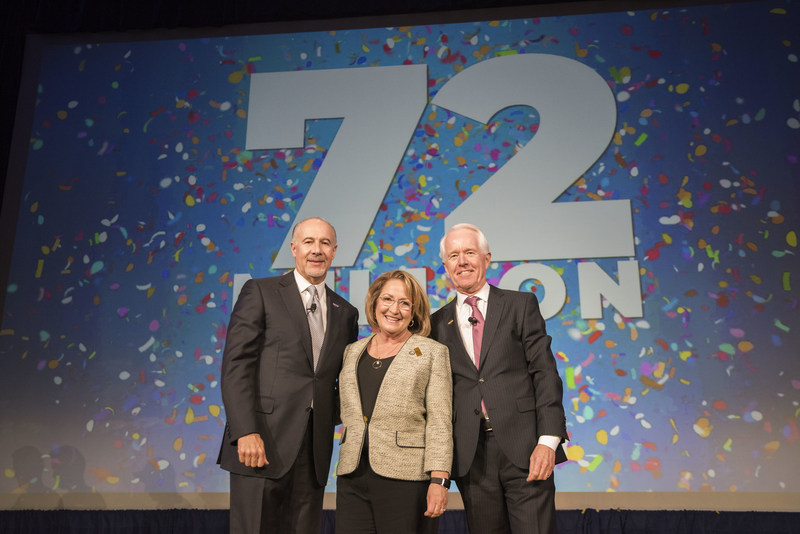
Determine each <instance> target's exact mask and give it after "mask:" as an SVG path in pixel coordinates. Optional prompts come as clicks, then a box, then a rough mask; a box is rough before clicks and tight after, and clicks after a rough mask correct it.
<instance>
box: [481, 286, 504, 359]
mask: <svg viewBox="0 0 800 534" xmlns="http://www.w3.org/2000/svg"><path fill="white" fill-rule="evenodd" d="M504 301H505V294H504V293H503V290H502V289H499V288H496V287H494V286H489V301H488V302H487V303H486V304H487V306H486V322H485V323H484V324H483V341H482V342H481V367H483V365H484V364H485V363H486V358H487V357H488V356H489V347H491V346H492V339H493V338H494V333H495V332H497V327H498V325H499V324H500V318H501V317H502V316H503V308H504V307H505V302H504Z"/></svg>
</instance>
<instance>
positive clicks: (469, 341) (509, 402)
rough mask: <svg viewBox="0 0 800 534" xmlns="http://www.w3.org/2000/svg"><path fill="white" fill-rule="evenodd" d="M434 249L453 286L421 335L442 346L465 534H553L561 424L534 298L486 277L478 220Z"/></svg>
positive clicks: (558, 387)
mask: <svg viewBox="0 0 800 534" xmlns="http://www.w3.org/2000/svg"><path fill="white" fill-rule="evenodd" d="M440 253H441V257H442V263H443V264H444V267H445V270H446V271H447V274H448V276H449V277H450V280H451V282H452V283H453V285H454V286H455V288H456V291H457V292H458V293H457V296H456V298H455V299H453V300H452V301H451V302H450V303H448V304H447V305H445V306H444V307H442V308H441V309H440V310H439V311H437V312H436V313H435V314H434V315H433V316H432V317H431V327H432V331H431V337H432V338H434V339H436V340H437V341H439V342H440V343H443V344H445V345H447V347H448V348H449V349H450V365H451V368H452V372H453V439H454V445H455V451H454V459H453V477H454V479H455V480H456V483H457V484H458V489H459V490H460V491H461V496H462V498H463V500H464V509H465V511H466V514H467V523H468V525H469V529H470V532H472V533H473V534H490V533H508V532H514V534H520V533H531V534H545V533H547V534H550V533H554V532H556V514H555V483H554V482H553V469H554V467H555V465H556V464H557V463H559V462H563V461H566V455H565V454H564V451H563V449H562V448H561V446H560V444H561V442H562V441H564V440H565V439H566V438H567V429H566V418H565V415H564V407H563V404H562V384H561V378H560V377H559V375H558V370H557V368H556V361H555V358H554V357H553V353H552V352H551V350H550V340H551V338H550V336H548V335H547V332H546V330H545V323H544V319H543V317H542V314H541V312H540V311H539V303H538V301H537V299H536V297H535V296H534V295H533V293H522V292H519V291H507V290H503V289H499V288H497V287H494V286H491V285H489V284H488V283H487V282H486V269H487V268H488V267H489V264H490V262H491V257H492V255H491V253H490V252H489V244H488V242H487V241H486V237H485V236H484V234H483V232H482V231H481V230H480V229H479V228H478V227H476V226H473V225H470V224H458V225H455V226H453V228H451V229H450V231H449V232H448V233H447V234H446V235H445V236H444V238H443V239H442V241H441V244H440Z"/></svg>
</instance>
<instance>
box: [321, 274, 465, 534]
mask: <svg viewBox="0 0 800 534" xmlns="http://www.w3.org/2000/svg"><path fill="white" fill-rule="evenodd" d="M366 314H367V320H368V321H369V324H370V326H372V328H373V331H374V333H373V334H372V335H371V336H369V337H366V338H364V339H361V340H359V341H356V342H355V343H352V344H350V345H348V346H347V348H346V349H345V353H344V363H343V364H342V371H341V373H340V374H339V397H340V402H341V417H342V423H343V429H342V438H341V450H340V451H339V464H338V466H337V469H336V474H337V477H338V480H337V489H336V532H337V533H342V534H344V533H347V534H352V533H361V532H364V533H366V532H371V533H380V534H387V533H393V532H397V533H408V532H415V533H424V532H432V533H435V532H437V531H438V523H439V519H438V518H439V517H440V516H441V515H442V513H444V510H445V509H446V508H447V489H448V488H449V487H450V480H449V472H450V467H451V464H452V460H453V437H452V419H451V417H452V388H453V385H452V377H451V374H450V357H449V354H448V350H447V347H445V346H444V345H442V344H440V343H437V342H436V341H433V340H432V339H429V338H427V337H425V336H427V335H428V333H429V332H430V305H429V304H428V296H427V294H426V292H425V291H424V289H423V288H422V286H420V284H419V282H417V280H416V279H415V278H414V277H413V276H411V275H410V274H408V273H407V272H405V271H391V272H388V273H384V274H382V275H380V276H379V277H378V278H377V279H376V280H375V282H373V283H372V285H371V286H370V288H369V291H368V293H367V302H366Z"/></svg>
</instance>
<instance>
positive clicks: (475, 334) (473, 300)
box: [465, 297, 483, 369]
mask: <svg viewBox="0 0 800 534" xmlns="http://www.w3.org/2000/svg"><path fill="white" fill-rule="evenodd" d="M465 302H466V303H467V304H469V307H470V308H472V316H471V317H470V318H471V319H474V321H470V324H472V351H473V352H474V353H475V367H477V368H478V369H480V367H481V341H482V340H483V314H482V313H481V311H480V310H479V309H478V297H467V299H466V301H465Z"/></svg>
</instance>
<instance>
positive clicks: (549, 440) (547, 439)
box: [539, 436, 561, 450]
mask: <svg viewBox="0 0 800 534" xmlns="http://www.w3.org/2000/svg"><path fill="white" fill-rule="evenodd" d="M539 445H547V446H548V447H550V448H551V449H553V450H556V449H557V448H558V446H559V445H561V438H560V437H558V436H539Z"/></svg>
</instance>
